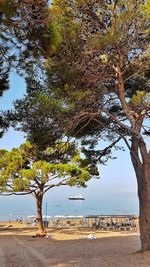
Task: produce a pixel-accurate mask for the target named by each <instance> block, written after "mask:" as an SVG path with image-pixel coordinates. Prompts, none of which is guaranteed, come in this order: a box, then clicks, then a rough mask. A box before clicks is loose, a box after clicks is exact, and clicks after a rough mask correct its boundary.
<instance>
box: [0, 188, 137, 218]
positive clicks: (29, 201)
mask: <svg viewBox="0 0 150 267" xmlns="http://www.w3.org/2000/svg"><path fill="white" fill-rule="evenodd" d="M70 195H71V194H69V193H68V195H63V194H58V195H56V194H55V193H53V194H52V195H50V194H47V195H46V197H45V199H44V201H43V214H45V213H46V206H47V215H50V216H55V215H91V214H93V215H96V214H135V215H138V199H137V197H136V195H135V194H133V193H124V194H121V193H120V194H119V193H118V194H103V195H102V194H100V195H94V194H93V195H89V196H88V195H86V194H84V197H85V200H83V201H81V200H80V201H71V200H68V197H69V196H70ZM74 195H75V194H74ZM82 195H83V194H82ZM33 214H36V207H35V199H34V198H33V197H32V196H24V197H22V196H9V197H2V196H0V220H1V221H4V220H13V219H16V218H20V217H23V218H26V217H27V216H28V215H33Z"/></svg>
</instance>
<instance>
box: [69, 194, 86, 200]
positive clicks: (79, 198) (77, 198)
mask: <svg viewBox="0 0 150 267" xmlns="http://www.w3.org/2000/svg"><path fill="white" fill-rule="evenodd" d="M68 199H69V200H85V198H84V197H82V196H81V195H78V196H74V197H69V198H68Z"/></svg>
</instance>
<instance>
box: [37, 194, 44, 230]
mask: <svg viewBox="0 0 150 267" xmlns="http://www.w3.org/2000/svg"><path fill="white" fill-rule="evenodd" d="M42 202H43V194H37V195H36V207H37V223H38V228H39V232H41V233H43V232H44V226H43V218H42Z"/></svg>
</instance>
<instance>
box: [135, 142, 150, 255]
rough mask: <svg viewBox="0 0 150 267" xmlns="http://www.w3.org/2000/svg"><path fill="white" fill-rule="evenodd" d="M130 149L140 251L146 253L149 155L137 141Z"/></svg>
mask: <svg viewBox="0 0 150 267" xmlns="http://www.w3.org/2000/svg"><path fill="white" fill-rule="evenodd" d="M131 148H132V149H131V159H132V163H133V166H134V170H135V173H136V177H137V183H138V197H139V226H140V238H141V251H147V250H150V154H149V152H147V149H146V145H145V144H144V143H143V144H141V143H140V145H139V143H138V142H137V141H133V142H132V147H131ZM139 151H140V152H141V153H140V154H141V158H140V157H139Z"/></svg>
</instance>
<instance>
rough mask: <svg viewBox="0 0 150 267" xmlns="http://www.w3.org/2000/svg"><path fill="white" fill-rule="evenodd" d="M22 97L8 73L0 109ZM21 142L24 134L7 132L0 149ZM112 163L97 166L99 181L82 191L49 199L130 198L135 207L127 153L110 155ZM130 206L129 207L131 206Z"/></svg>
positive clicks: (56, 194)
mask: <svg viewBox="0 0 150 267" xmlns="http://www.w3.org/2000/svg"><path fill="white" fill-rule="evenodd" d="M24 94H25V83H24V80H23V79H22V78H20V77H19V76H17V75H16V74H14V73H12V74H11V76H10V89H9V90H8V91H6V92H5V93H4V96H3V97H1V98H0V107H1V109H8V108H11V107H12V103H13V101H15V100H16V99H19V98H21V97H22V96H23V95H24ZM23 140H24V134H23V133H20V132H16V131H14V130H13V129H10V130H9V131H8V132H7V133H6V134H5V135H4V136H3V138H2V139H0V148H5V149H11V148H12V147H17V146H19V145H20V144H21V143H22V142H23ZM114 156H117V159H116V160H110V161H109V162H108V164H107V165H106V166H102V165H100V166H99V168H100V173H101V179H99V180H96V179H93V180H91V181H90V182H89V184H88V187H87V188H86V189H77V188H71V189H70V188H63V190H62V188H59V189H58V190H57V191H54V192H52V194H51V196H53V197H54V198H56V197H57V198H61V197H62V196H63V195H65V194H68V195H69V194H70V195H72V194H79V193H81V194H83V195H88V196H89V197H91V198H92V197H93V193H94V197H95V198H97V199H98V198H100V197H102V196H105V197H106V198H107V199H108V198H109V197H110V198H112V196H113V195H114V196H115V197H116V199H117V197H118V198H119V197H120V196H122V197H125V198H126V199H127V198H128V196H129V195H130V196H132V197H131V199H132V200H133V201H136V203H137V186H136V178H135V174H134V170H133V167H132V164H131V162H130V155H129V152H128V151H125V152H122V151H114ZM131 205H132V203H131Z"/></svg>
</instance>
